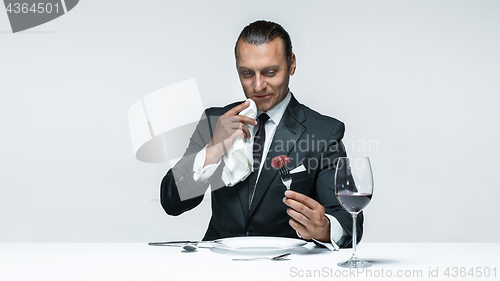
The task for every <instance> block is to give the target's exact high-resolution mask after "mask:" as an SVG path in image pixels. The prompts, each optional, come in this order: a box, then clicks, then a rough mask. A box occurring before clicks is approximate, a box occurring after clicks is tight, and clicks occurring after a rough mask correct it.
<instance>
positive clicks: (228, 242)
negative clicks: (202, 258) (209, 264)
mask: <svg viewBox="0 0 500 281" xmlns="http://www.w3.org/2000/svg"><path fill="white" fill-rule="evenodd" d="M305 244H307V242H306V241H304V240H300V239H293V238H284V237H266V236H247V237H233V238H224V239H218V240H216V243H214V245H215V246H214V247H213V248H212V250H213V251H215V252H222V253H223V252H230V253H235V254H259V255H260V254H279V253H285V252H287V251H289V250H291V249H294V248H297V247H300V246H303V245H305Z"/></svg>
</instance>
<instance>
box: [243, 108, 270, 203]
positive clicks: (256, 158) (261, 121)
mask: <svg viewBox="0 0 500 281" xmlns="http://www.w3.org/2000/svg"><path fill="white" fill-rule="evenodd" d="M267 120H269V115H267V114H266V113H262V114H261V115H260V116H259V118H258V121H257V122H258V125H259V126H258V128H257V132H256V133H255V137H254V138H253V175H252V177H251V180H250V182H249V184H250V188H249V189H248V191H249V194H248V195H249V197H248V199H249V202H248V203H249V204H248V207H249V208H250V206H251V205H252V199H253V195H254V193H255V188H256V187H257V185H256V182H257V175H258V173H259V168H260V162H261V160H262V151H263V150H264V143H265V141H266V129H265V125H266V122H267Z"/></svg>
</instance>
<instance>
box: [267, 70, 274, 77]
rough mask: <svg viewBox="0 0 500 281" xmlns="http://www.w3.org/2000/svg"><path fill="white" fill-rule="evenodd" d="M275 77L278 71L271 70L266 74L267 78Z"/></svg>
mask: <svg viewBox="0 0 500 281" xmlns="http://www.w3.org/2000/svg"><path fill="white" fill-rule="evenodd" d="M274 75H276V71H274V70H269V71H267V72H266V76H269V77H271V76H274Z"/></svg>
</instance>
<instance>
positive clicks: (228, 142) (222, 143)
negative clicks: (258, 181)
mask: <svg viewBox="0 0 500 281" xmlns="http://www.w3.org/2000/svg"><path fill="white" fill-rule="evenodd" d="M249 105H250V102H249V101H245V102H244V103H242V104H239V105H237V106H235V107H233V108H231V109H230V110H228V111H227V112H226V113H225V114H224V115H222V116H221V117H219V120H218V121H217V125H216V126H215V130H214V135H213V137H212V140H211V141H210V143H209V144H208V146H207V155H206V157H205V164H204V165H203V166H207V165H210V164H215V163H217V162H218V161H219V160H220V158H221V157H222V156H223V155H224V154H225V153H226V151H227V149H228V148H229V147H231V146H232V145H233V142H234V140H235V139H236V138H237V137H241V138H242V139H244V140H246V139H247V138H250V137H251V135H250V131H249V130H248V128H247V126H246V125H245V124H251V125H256V124H257V121H255V120H254V119H252V118H250V117H247V116H243V115H238V113H240V112H241V111H242V110H243V109H245V108H247V107H248V106H249Z"/></svg>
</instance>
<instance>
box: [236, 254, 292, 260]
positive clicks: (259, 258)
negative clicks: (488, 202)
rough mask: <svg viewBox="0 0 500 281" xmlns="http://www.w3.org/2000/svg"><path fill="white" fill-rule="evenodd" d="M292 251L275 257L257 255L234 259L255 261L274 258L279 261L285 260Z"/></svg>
mask: <svg viewBox="0 0 500 281" xmlns="http://www.w3.org/2000/svg"><path fill="white" fill-rule="evenodd" d="M290 254H291V253H286V254H281V255H278V256H275V257H256V258H239V259H233V261H253V260H273V261H279V260H283V259H285V258H286V257H288V256H289V255H290Z"/></svg>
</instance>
